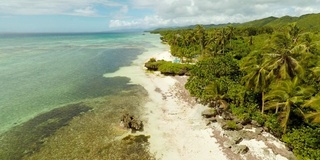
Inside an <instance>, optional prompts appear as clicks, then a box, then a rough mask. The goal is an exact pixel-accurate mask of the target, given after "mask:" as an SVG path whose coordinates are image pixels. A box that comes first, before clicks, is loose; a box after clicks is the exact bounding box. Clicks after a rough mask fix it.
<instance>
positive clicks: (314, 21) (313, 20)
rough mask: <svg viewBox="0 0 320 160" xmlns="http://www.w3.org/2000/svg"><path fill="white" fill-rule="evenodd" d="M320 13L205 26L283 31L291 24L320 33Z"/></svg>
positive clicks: (191, 26) (188, 27) (206, 26)
mask: <svg viewBox="0 0 320 160" xmlns="http://www.w3.org/2000/svg"><path fill="white" fill-rule="evenodd" d="M319 22H320V13H315V14H306V15H302V16H300V17H291V16H283V17H281V18H277V17H272V16H271V17H267V18H263V19H258V20H253V21H249V22H245V23H228V24H218V25H216V24H210V25H203V27H205V28H219V27H226V26H230V25H231V26H236V27H274V28H276V29H281V28H283V27H286V26H287V25H288V24H289V23H296V24H297V26H298V27H299V28H301V29H302V30H306V31H320V23H319ZM194 27H195V25H190V26H185V27H173V28H159V29H156V30H154V31H161V30H168V29H169V30H175V29H192V28H194Z"/></svg>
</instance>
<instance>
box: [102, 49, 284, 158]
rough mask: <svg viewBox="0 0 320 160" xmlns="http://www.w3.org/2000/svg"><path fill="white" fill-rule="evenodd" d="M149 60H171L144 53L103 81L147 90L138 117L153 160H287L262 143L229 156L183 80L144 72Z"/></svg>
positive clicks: (220, 134) (168, 56)
mask: <svg viewBox="0 0 320 160" xmlns="http://www.w3.org/2000/svg"><path fill="white" fill-rule="evenodd" d="M150 55H152V56H150ZM150 58H156V59H157V60H161V59H164V60H169V61H172V60H173V59H174V57H172V56H171V54H170V52H169V51H163V52H160V53H148V52H147V53H144V54H143V55H140V56H139V57H138V59H137V60H136V61H134V62H133V66H128V67H122V68H121V69H120V70H118V71H117V72H115V73H111V74H106V75H105V77H114V76H126V77H129V78H130V79H131V83H134V84H139V85H141V86H143V87H144V88H145V89H146V90H147V92H148V94H149V100H148V102H147V103H146V105H145V106H144V110H145V114H144V115H143V117H142V119H143V121H144V132H143V134H146V135H150V151H151V152H152V153H155V155H156V158H157V159H161V160H173V159H175V160H200V159H201V160H212V159H219V160H224V159H287V158H285V157H283V156H281V155H279V154H275V153H274V152H273V151H272V150H271V149H270V148H268V146H266V145H265V143H264V142H262V141H258V140H250V141H243V142H241V143H243V144H246V145H247V146H248V147H249V154H248V153H247V154H246V155H234V154H230V151H228V150H226V149H225V148H223V145H222V143H223V138H224V136H225V135H224V132H223V131H222V130H220V129H218V128H219V126H216V128H215V129H213V128H214V126H207V124H206V121H205V120H204V119H203V118H202V116H201V112H202V111H203V110H204V109H206V107H205V106H203V105H200V104H197V103H195V101H194V100H192V98H191V97H190V96H189V95H188V92H187V91H186V90H185V89H184V83H185V82H186V79H187V77H178V78H177V77H170V76H163V75H161V74H160V73H158V72H154V73H149V72H146V69H145V68H144V67H143V65H144V62H146V61H148V60H149V59H150ZM214 133H216V134H214ZM267 136H269V135H267ZM272 143H276V144H275V145H277V146H279V148H285V147H284V144H283V143H281V142H277V141H276V140H274V142H273V141H272ZM284 150H285V149H284ZM265 152H268V153H267V154H265Z"/></svg>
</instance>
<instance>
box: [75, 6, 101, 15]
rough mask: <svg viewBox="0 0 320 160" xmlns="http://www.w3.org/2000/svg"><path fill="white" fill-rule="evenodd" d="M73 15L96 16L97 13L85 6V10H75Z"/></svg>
mask: <svg viewBox="0 0 320 160" xmlns="http://www.w3.org/2000/svg"><path fill="white" fill-rule="evenodd" d="M73 15H77V16H96V15H97V13H96V11H95V9H94V8H92V7H90V6H87V7H85V8H82V9H75V10H74V11H73Z"/></svg>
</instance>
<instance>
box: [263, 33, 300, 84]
mask: <svg viewBox="0 0 320 160" xmlns="http://www.w3.org/2000/svg"><path fill="white" fill-rule="evenodd" d="M272 42H273V43H272V44H271V46H269V47H267V50H268V53H267V54H265V58H266V59H267V61H268V62H267V66H268V69H269V70H270V72H269V74H270V76H274V77H276V79H282V80H285V79H293V77H295V76H300V77H303V74H304V69H303V67H302V66H301V65H300V63H299V60H298V58H300V57H301V56H302V55H303V54H304V53H305V52H304V51H305V50H304V49H303V47H302V46H300V45H293V44H292V43H291V40H290V37H288V36H286V35H285V34H276V35H275V36H274V37H273V40H272Z"/></svg>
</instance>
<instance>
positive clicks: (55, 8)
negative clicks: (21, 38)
mask: <svg viewBox="0 0 320 160" xmlns="http://www.w3.org/2000/svg"><path fill="white" fill-rule="evenodd" d="M93 5H103V6H107V7H115V6H121V4H120V3H118V2H113V1H110V0H0V14H7V15H57V14H58V15H80V16H93V15H97V13H96V11H95V10H94V8H93V7H92V6H93Z"/></svg>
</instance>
